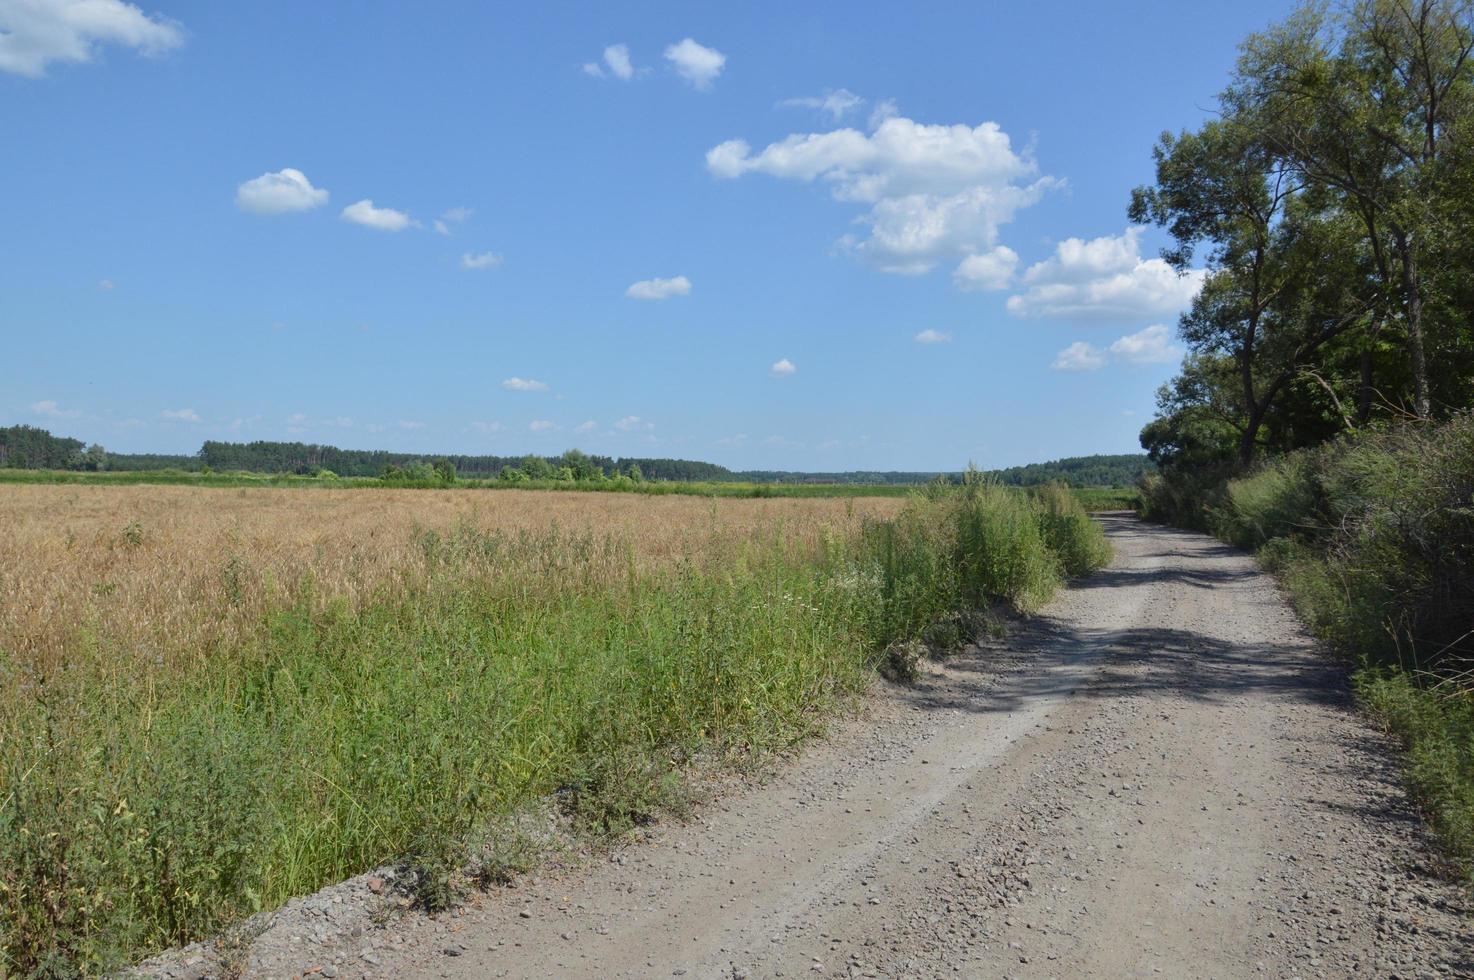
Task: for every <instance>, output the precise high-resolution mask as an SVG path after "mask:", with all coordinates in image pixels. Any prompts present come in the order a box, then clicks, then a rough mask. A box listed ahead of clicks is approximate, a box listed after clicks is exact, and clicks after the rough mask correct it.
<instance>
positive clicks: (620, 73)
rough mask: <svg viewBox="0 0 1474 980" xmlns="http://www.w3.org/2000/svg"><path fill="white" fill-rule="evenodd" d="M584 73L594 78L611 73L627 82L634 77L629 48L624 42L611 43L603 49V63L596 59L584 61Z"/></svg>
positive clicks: (633, 66)
mask: <svg viewBox="0 0 1474 980" xmlns="http://www.w3.org/2000/svg"><path fill="white" fill-rule="evenodd" d="M583 70H584V74H586V75H592V76H594V77H595V78H604V77H605V76H606V75H613V76H614V77H615V78H617V79H619V80H620V81H622V82H627V81H629V80H630V79H631V78H634V77H635V65H634V62H632V61H630V49H629V46H628V45H625V44H611V45H609V46H608V47H607V48H605V49H604V60H603V64H600V63H599V62H597V61H589V62H585V64H584V66H583Z"/></svg>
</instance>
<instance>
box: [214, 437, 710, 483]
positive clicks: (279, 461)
mask: <svg viewBox="0 0 1474 980" xmlns="http://www.w3.org/2000/svg"><path fill="white" fill-rule="evenodd" d="M572 452H577V450H573V451H572ZM567 455H568V454H564V455H563V456H468V455H458V454H428V455H427V454H423V453H394V452H387V451H385V450H367V449H339V448H338V447H336V446H322V445H316V444H309V443H302V442H265V441H257V442H248V443H241V442H213V441H212V442H206V443H205V444H204V446H203V447H202V448H201V449H200V454H199V459H200V462H201V463H202V464H204V465H206V466H209V467H210V468H211V469H214V470H247V471H250V472H253V473H300V474H310V473H317V472H320V471H322V470H328V471H330V472H332V473H335V474H337V475H338V476H383V475H384V474H385V473H386V472H388V471H389V469H390V467H397V468H399V469H401V470H404V469H408V468H410V467H412V466H415V465H416V464H426V463H428V464H430V465H432V466H433V465H434V464H436V463H449V464H450V465H451V466H453V467H454V468H455V472H456V473H457V474H458V475H459V476H462V477H469V478H472V479H490V478H497V477H500V476H501V474H502V471H503V470H511V469H518V470H522V469H525V468H527V466H528V465H530V466H531V467H533V468H534V469H537V470H539V471H541V469H542V467H539V466H537V464H535V463H532V464H529V461H530V460H540V461H541V462H542V463H543V464H545V465H546V466H547V467H549V468H553V469H555V470H556V469H558V468H561V467H562V466H563V465H565V462H566V456H567ZM578 458H579V459H580V461H581V465H582V466H586V467H594V468H597V469H598V470H600V471H601V472H602V473H603V474H604V476H606V477H613V476H616V475H618V474H621V473H628V472H629V469H630V467H631V466H634V467H636V468H638V469H639V470H640V472H641V473H642V474H643V475H644V477H645V478H646V479H651V480H690V481H696V480H722V479H728V480H729V479H732V473H731V471H730V470H728V469H727V468H726V467H724V466H717V465H716V464H714V463H701V462H696V461H694V460H687V459H655V458H647V457H637V458H618V459H616V458H613V457H610V456H590V455H586V454H584V453H581V452H580V453H578Z"/></svg>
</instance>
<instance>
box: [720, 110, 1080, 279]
mask: <svg viewBox="0 0 1474 980" xmlns="http://www.w3.org/2000/svg"><path fill="white" fill-rule="evenodd" d="M706 167H707V170H708V171H710V172H711V174H712V175H713V176H715V177H717V178H719V179H734V178H737V177H741V176H742V175H744V174H748V173H762V174H767V175H769V176H772V177H778V178H781V179H786V180H797V181H804V182H811V181H815V180H821V181H824V182H825V183H827V184H829V185H830V186H831V187H832V192H833V195H834V197H835V199H836V200H840V201H849V202H858V203H862V204H868V205H870V211H869V213H868V214H866V215H864V216H862V217H861V218H859V219H858V222H859V223H861V224H865V225H868V226H869V227H870V233H869V235H868V237H865V238H863V239H857V238H856V237H854V236H845V237H844V238H842V239H840V243H841V245H843V246H845V247H847V248H849V249H851V250H853V251H855V252H856V253H858V254H860V255H862V256H865V257H866V258H869V259H870V260H871V261H873V262H874V263H875V264H876V265H877V266H878V267H879V268H880V269H882V270H883V271H887V272H895V273H902V274H907V275H918V274H921V273H924V272H927V271H929V270H930V269H932V268H933V267H934V266H935V265H936V263H937V262H938V261H940V260H941V259H943V258H946V257H949V256H968V255H971V254H973V253H977V252H981V251H989V250H993V249H994V248H995V247H996V245H997V237H998V228H999V226H1001V225H1003V224H1006V223H1008V222H1009V221H1011V220H1013V216H1014V214H1015V213H1016V212H1017V211H1019V210H1020V209H1022V208H1026V207H1028V206H1030V205H1032V204H1034V203H1035V202H1037V201H1038V200H1039V199H1040V197H1042V196H1043V194H1044V192H1045V191H1046V190H1048V189H1049V188H1051V187H1054V186H1057V184H1058V183H1059V182H1058V181H1056V180H1055V179H1054V178H1051V177H1038V176H1037V175H1036V173H1037V172H1036V167H1035V165H1034V162H1033V161H1032V160H1031V159H1029V158H1028V157H1027V156H1026V155H1024V154H1020V153H1016V152H1015V151H1014V149H1013V146H1012V143H1011V141H1010V140H1009V137H1008V134H1007V133H1005V132H1003V130H1002V129H1001V128H1000V127H999V126H998V124H997V123H992V122H985V123H982V124H981V125H978V126H966V125H953V126H944V125H927V124H923V123H918V122H916V121H914V120H911V119H907V118H906V117H904V116H898V115H892V116H885V117H883V118H879V119H878V120H877V121H876V123H875V128H874V129H873V130H872V131H871V132H869V133H862V132H860V131H859V130H856V129H849V128H845V129H836V130H833V131H831V132H827V133H796V134H793V135H791V136H788V137H787V138H785V139H783V140H780V141H778V142H776V143H771V144H769V145H768V146H767V147H765V148H764V149H763V150H761V151H760V152H757V153H754V152H753V151H752V148H751V147H750V146H749V145H748V144H747V143H746V142H745V141H743V140H740V139H739V140H729V141H727V142H725V143H722V144H720V145H718V146H715V147H713V148H712V149H711V150H709V151H707V154H706Z"/></svg>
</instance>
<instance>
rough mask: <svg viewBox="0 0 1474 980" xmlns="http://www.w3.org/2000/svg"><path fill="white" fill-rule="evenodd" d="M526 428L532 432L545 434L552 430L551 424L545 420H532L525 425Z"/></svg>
mask: <svg viewBox="0 0 1474 980" xmlns="http://www.w3.org/2000/svg"><path fill="white" fill-rule="evenodd" d="M527 427H528V428H529V429H531V430H532V431H533V432H546V431H548V430H549V429H551V428H553V423H551V422H549V421H548V420H547V419H533V420H532V421H531V422H528V423H527Z"/></svg>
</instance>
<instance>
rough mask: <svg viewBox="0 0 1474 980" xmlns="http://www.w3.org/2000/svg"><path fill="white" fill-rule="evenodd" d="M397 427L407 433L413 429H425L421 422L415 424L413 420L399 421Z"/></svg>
mask: <svg viewBox="0 0 1474 980" xmlns="http://www.w3.org/2000/svg"><path fill="white" fill-rule="evenodd" d="M399 427H400V428H401V429H404V430H405V431H407V432H408V431H413V430H415V429H423V428H424V427H425V423H423V422H416V421H415V420H413V419H400V420H399Z"/></svg>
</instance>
